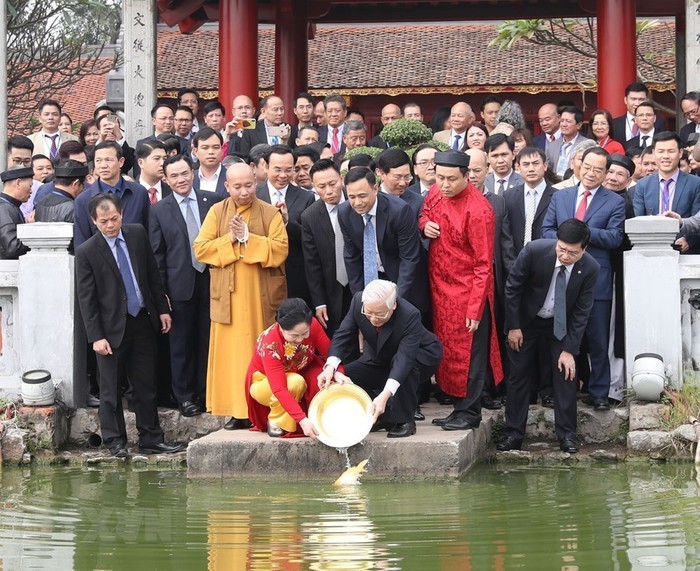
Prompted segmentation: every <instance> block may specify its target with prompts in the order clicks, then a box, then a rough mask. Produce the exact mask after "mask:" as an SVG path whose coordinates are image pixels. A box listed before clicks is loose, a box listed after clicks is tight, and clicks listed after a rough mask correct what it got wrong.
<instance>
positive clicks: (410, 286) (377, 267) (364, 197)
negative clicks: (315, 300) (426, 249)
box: [338, 167, 422, 305]
mask: <svg viewBox="0 0 700 571" xmlns="http://www.w3.org/2000/svg"><path fill="white" fill-rule="evenodd" d="M345 189H346V191H347V196H348V200H347V202H344V203H343V204H341V206H340V209H339V211H338V221H339V222H340V228H341V230H342V232H343V240H344V242H345V253H344V256H345V267H346V268H347V271H348V279H349V280H350V291H351V292H352V293H353V294H355V293H357V292H358V291H362V290H363V289H364V288H365V285H366V284H368V283H369V282H371V281H373V280H375V279H377V278H380V279H388V280H390V281H392V282H394V283H395V284H396V285H397V286H398V288H399V296H400V297H403V298H404V299H407V300H408V301H409V302H411V303H414V305H415V304H416V303H420V299H421V297H422V295H421V296H420V297H419V298H418V300H417V301H416V302H414V300H415V299H416V297H417V294H419V293H421V294H422V292H417V291H416V288H415V287H414V286H415V284H416V281H417V277H418V276H417V273H418V268H419V264H420V248H421V246H420V239H419V235H418V223H417V221H416V218H415V216H414V212H413V210H412V209H411V207H410V206H409V205H408V204H407V203H406V202H404V201H403V200H401V199H400V198H398V197H396V196H392V195H389V194H386V193H383V192H379V188H378V186H377V184H376V178H375V174H374V172H372V171H371V170H370V169H368V168H365V167H357V168H353V169H350V171H349V172H348V174H347V175H346V176H345Z"/></svg>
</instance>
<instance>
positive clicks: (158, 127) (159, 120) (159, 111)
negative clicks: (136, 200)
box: [97, 103, 175, 180]
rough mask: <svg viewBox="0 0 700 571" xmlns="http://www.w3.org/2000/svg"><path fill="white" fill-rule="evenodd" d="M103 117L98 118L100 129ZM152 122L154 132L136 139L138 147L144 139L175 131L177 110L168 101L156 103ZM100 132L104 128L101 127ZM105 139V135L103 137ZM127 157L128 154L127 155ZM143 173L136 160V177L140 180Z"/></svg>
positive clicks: (148, 139)
mask: <svg viewBox="0 0 700 571" xmlns="http://www.w3.org/2000/svg"><path fill="white" fill-rule="evenodd" d="M102 120H103V119H102V118H101V117H100V118H98V123H97V128H98V129H100V127H101V121H102ZM151 124H152V125H153V134H152V135H149V136H148V137H144V138H143V139H139V140H138V141H136V147H137V148H138V146H139V145H140V144H141V143H143V142H144V141H150V140H153V139H157V138H158V135H163V134H168V135H170V134H171V133H172V132H173V129H174V126H175V111H174V110H173V108H172V107H171V106H170V105H168V104H167V103H156V104H155V105H154V106H153V108H152V109H151ZM100 132H102V130H101V129H100ZM103 140H104V137H103ZM125 158H126V156H125ZM140 174H141V167H140V166H139V164H138V162H134V178H135V179H137V180H138V178H139V176H140Z"/></svg>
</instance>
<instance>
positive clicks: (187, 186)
mask: <svg viewBox="0 0 700 571" xmlns="http://www.w3.org/2000/svg"><path fill="white" fill-rule="evenodd" d="M163 171H164V173H165V177H166V179H167V180H168V182H169V183H170V187H171V188H172V190H173V193H172V194H170V195H168V196H166V197H165V198H164V199H163V200H161V201H159V202H158V203H156V204H154V205H153V206H152V207H151V211H150V222H149V225H148V233H149V236H150V241H151V247H152V249H153V253H154V254H155V257H156V262H157V264H158V270H159V271H160V277H161V281H162V282H163V285H164V287H165V293H166V294H167V296H168V299H169V300H170V305H171V306H172V316H173V327H172V329H171V330H170V364H171V370H172V391H173V394H174V395H175V399H176V400H177V402H178V405H179V407H180V412H181V413H182V415H183V416H195V415H198V414H201V413H202V412H204V409H203V408H202V403H203V402H204V398H205V390H206V377H207V357H208V355H209V327H210V321H209V269H208V268H207V266H206V264H203V263H201V262H199V261H197V260H196V259H195V257H194V252H193V250H192V243H193V242H194V239H195V238H196V237H197V234H198V233H199V228H200V226H201V224H202V222H203V221H204V218H205V216H206V215H207V212H209V208H210V207H211V206H212V205H214V204H216V203H217V202H219V201H220V200H222V197H221V196H219V195H218V194H215V193H210V192H206V191H201V190H194V188H192V180H193V179H194V175H193V171H192V162H191V161H190V159H189V158H188V157H186V156H184V155H175V156H172V157H168V158H167V159H166V161H165V163H164V164H163Z"/></svg>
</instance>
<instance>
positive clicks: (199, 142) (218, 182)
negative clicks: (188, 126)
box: [192, 127, 228, 198]
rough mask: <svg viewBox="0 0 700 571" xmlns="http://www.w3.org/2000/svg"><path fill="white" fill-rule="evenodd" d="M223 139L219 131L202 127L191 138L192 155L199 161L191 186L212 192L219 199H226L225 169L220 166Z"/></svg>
mask: <svg viewBox="0 0 700 571" xmlns="http://www.w3.org/2000/svg"><path fill="white" fill-rule="evenodd" d="M223 144H224V138H223V137H222V136H221V133H219V131H215V130H214V129H212V128H211V127H202V128H201V129H200V130H199V131H197V134H196V135H195V136H194V137H193V138H192V153H193V154H194V156H195V157H197V161H199V168H198V169H197V170H195V171H194V180H193V183H192V186H193V187H194V189H195V190H204V191H206V192H214V193H216V194H218V195H219V196H220V197H221V198H227V197H228V192H226V187H225V186H224V183H225V182H226V169H225V168H224V166H223V165H222V164H221V149H222V147H223Z"/></svg>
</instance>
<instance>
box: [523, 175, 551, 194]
mask: <svg viewBox="0 0 700 571" xmlns="http://www.w3.org/2000/svg"><path fill="white" fill-rule="evenodd" d="M545 188H547V181H546V180H544V179H542V180H541V181H540V183H539V184H538V185H537V186H535V187H534V188H533V187H531V186H530V185H529V184H528V183H525V192H526V193H527V192H528V191H529V190H534V191H535V192H536V193H537V195H538V196H541V195H542V193H543V192H544V189H545Z"/></svg>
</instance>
